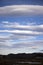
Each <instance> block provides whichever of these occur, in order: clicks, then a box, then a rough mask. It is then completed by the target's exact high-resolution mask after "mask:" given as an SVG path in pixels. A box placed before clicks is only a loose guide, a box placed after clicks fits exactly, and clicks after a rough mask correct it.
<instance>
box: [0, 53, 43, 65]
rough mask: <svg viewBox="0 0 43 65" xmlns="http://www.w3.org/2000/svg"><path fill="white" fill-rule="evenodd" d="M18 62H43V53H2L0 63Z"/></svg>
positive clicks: (11, 63) (4, 64)
mask: <svg viewBox="0 0 43 65" xmlns="http://www.w3.org/2000/svg"><path fill="white" fill-rule="evenodd" d="M18 62H41V63H42V64H43V53H33V54H25V53H19V54H12V53H11V54H8V55H0V65H13V64H16V65H17V63H18ZM18 65H19V64H18ZM26 65H27V64H26ZM29 65H30V64H29ZM35 65H36V64H35Z"/></svg>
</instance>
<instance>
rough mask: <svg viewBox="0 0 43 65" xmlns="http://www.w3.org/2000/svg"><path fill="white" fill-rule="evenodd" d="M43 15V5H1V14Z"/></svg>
mask: <svg viewBox="0 0 43 65" xmlns="http://www.w3.org/2000/svg"><path fill="white" fill-rule="evenodd" d="M41 14H42V15H43V6H40V5H11V6H4V7H0V15H1V16H2V15H8V16H9V15H14V16H21V15H41Z"/></svg>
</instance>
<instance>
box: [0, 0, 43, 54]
mask: <svg viewBox="0 0 43 65" xmlns="http://www.w3.org/2000/svg"><path fill="white" fill-rule="evenodd" d="M42 50H43V0H0V54H9V53H34V52H43V51H42Z"/></svg>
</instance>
